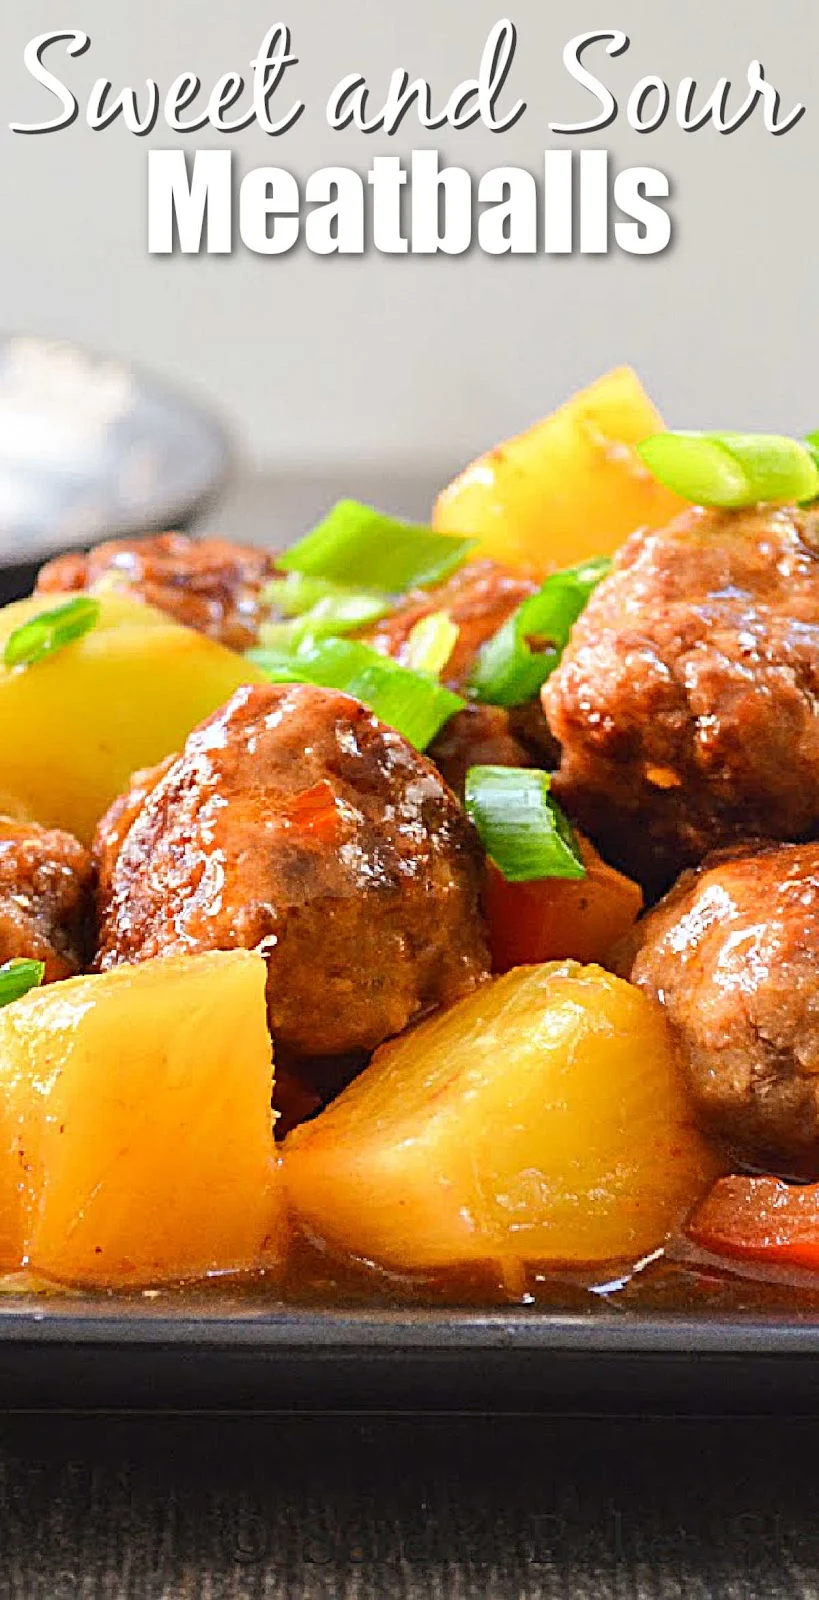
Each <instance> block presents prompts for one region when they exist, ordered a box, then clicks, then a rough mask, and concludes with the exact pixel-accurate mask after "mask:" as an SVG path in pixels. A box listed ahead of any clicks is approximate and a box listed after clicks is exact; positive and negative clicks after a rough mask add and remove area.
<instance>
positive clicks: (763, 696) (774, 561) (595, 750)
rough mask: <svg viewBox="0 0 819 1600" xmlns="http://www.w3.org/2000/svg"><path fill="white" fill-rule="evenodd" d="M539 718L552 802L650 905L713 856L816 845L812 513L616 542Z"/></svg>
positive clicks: (696, 519) (688, 524) (818, 595)
mask: <svg viewBox="0 0 819 1600" xmlns="http://www.w3.org/2000/svg"><path fill="white" fill-rule="evenodd" d="M543 704H544V708H545V710H546V715H547V717H548V720H549V723H550V726H551V729H552V732H553V733H554V735H555V736H556V738H557V739H558V740H559V742H560V744H561V747H562V758H561V765H560V771H559V773H558V775H557V776H556V778H555V782H554V791H555V794H556V796H557V797H558V798H559V799H560V800H561V801H562V802H563V804H564V805H565V806H566V808H567V810H568V811H569V812H570V813H571V814H572V816H573V817H574V818H576V820H577V822H578V823H579V825H580V826H581V827H582V828H583V830H584V831H585V832H586V833H588V834H590V835H591V837H592V838H593V839H594V841H595V843H596V844H597V845H599V847H600V848H601V850H602V852H603V854H604V855H605V856H606V858H607V860H610V861H612V862H614V863H615V864H616V865H618V866H620V867H622V868H624V869H625V870H626V871H628V872H630V873H631V875H632V876H637V877H639V878H640V879H641V880H642V882H643V883H644V885H645V886H646V888H647V889H649V891H650V892H657V891H658V890H660V889H662V888H665V887H667V885H668V884H669V883H670V882H671V881H672V880H673V878H674V877H675V876H676V874H677V872H678V871H679V870H680V869H681V868H682V867H684V866H693V865H695V864H696V863H697V862H699V861H701V860H702V859H703V857H704V856H705V855H706V854H707V852H708V851H709V850H711V849H714V848H718V847H720V846H724V845H730V844H732V843H735V842H736V841H738V840H741V839H743V838H748V837H750V836H754V835H756V836H760V837H766V838H771V839H793V840H797V839H800V838H805V837H809V836H810V834H811V833H812V832H814V831H818V830H819V513H817V512H815V511H796V510H776V509H772V508H771V507H758V508H757V509H755V510H752V511H742V512H717V511H703V510H701V509H692V510H691V511H689V512H686V513H684V514H683V515H682V516H681V517H679V518H678V519H677V520H676V521H675V522H673V523H671V525H670V526H669V527H667V528H665V529H662V530H661V531H660V532H654V533H650V532H645V531H643V532H639V533H636V534H634V535H632V537H631V539H629V540H628V542H627V543H626V544H625V545H624V547H623V549H622V550H621V551H620V553H619V555H618V557H617V559H616V562H615V569H614V571H613V573H612V574H611V576H610V577H609V578H607V579H606V580H605V581H604V582H603V583H601V584H600V586H599V588H598V589H597V590H596V591H595V593H594V594H593V595H592V597H591V599H590V601H589V604H588V606H587V607H586V609H585V611H584V612H583V615H582V616H581V617H580V619H579V620H578V622H577V623H576V624H575V627H574V629H573V631H572V635H571V638H570V640H569V644H568V647H567V649H566V651H565V653H564V656H563V660H562V662H561V665H560V667H559V668H558V670H557V671H556V672H555V673H554V674H553V676H552V677H551V679H550V680H549V681H548V683H546V685H545V686H544V690H543Z"/></svg>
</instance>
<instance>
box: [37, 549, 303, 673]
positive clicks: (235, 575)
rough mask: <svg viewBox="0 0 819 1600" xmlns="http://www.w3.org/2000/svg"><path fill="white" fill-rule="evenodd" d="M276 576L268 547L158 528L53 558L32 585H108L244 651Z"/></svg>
mask: <svg viewBox="0 0 819 1600" xmlns="http://www.w3.org/2000/svg"><path fill="white" fill-rule="evenodd" d="M274 573H275V564H274V559H273V557H272V556H271V555H270V554H269V552H268V551H266V550H255V549H250V548H248V547H246V546H244V545H239V544H229V543H227V541H226V540H223V539H201V540H196V539H189V538H188V537H187V535H186V534H184V533H161V534H156V535H153V536H151V537H148V538H145V539H111V540H109V541H108V542H107V543H106V544H100V545H97V547H96V549H94V550H92V551H90V553H89V554H88V555H82V554H74V555H65V556H58V557H57V558H56V560H55V561H50V562H49V563H48V564H47V566H45V567H43V568H42V570H41V572H40V574H39V577H38V579H37V589H38V591H39V592H40V593H47V594H51V593H56V592H62V593H64V592H66V591H67V590H79V589H91V590H94V589H98V588H99V587H101V586H102V587H106V586H110V587H113V588H116V589H118V590H121V591H122V592H124V593H127V594H132V595H134V596H135V598H136V599H139V600H144V601H145V602H146V603H147V604H149V605H152V606H157V607H158V608H159V610H160V611H166V612H168V614H169V615H170V616H172V617H174V618H175V619H176V621H177V622H182V623H184V624H185V626H186V627H188V628H195V629H196V630H197V631H198V632H199V633H206V634H208V635H209V636H210V638H212V639H218V640H219V641H220V643H221V644H225V645H228V646H229V647H230V648H231V649H232V650H247V649H249V648H250V647H251V646H252V645H253V644H255V643H256V641H257V639H258V634H259V624H260V622H262V621H263V620H264V618H265V617H266V616H267V612H268V609H269V608H268V607H267V606H266V605H265V603H264V600H263V598H262V592H263V590H264V587H265V585H266V584H267V583H268V582H269V580H270V578H272V577H273V575H274Z"/></svg>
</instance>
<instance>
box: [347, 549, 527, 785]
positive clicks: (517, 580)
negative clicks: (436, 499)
mask: <svg viewBox="0 0 819 1600" xmlns="http://www.w3.org/2000/svg"><path fill="white" fill-rule="evenodd" d="M537 588H538V585H537V584H536V583H535V582H533V581H532V580H531V579H529V578H526V577H522V576H521V575H520V574H519V573H513V572H509V571H507V569H506V568H505V567H502V566H500V565H499V564H498V563H497V562H495V561H472V562H469V563H468V564H467V565H466V566H464V567H462V568H461V569H460V571H459V572H456V573H455V575H454V577H452V578H449V579H448V580H447V582H446V583H442V584H439V585H438V586H437V587H436V588H434V589H418V590H414V591H413V592H412V593H410V594H409V595H407V596H406V599H405V600H404V601H403V602H402V603H401V605H400V606H399V607H398V608H397V610H395V611H393V612H391V613H390V615H389V616H387V617H384V618H383V619H382V620H381V621H380V622H377V623H376V624H375V626H374V627H373V628H371V629H370V630H368V632H367V633H366V634H365V636H364V637H365V638H366V639H367V642H368V643H369V644H372V645H374V646H375V648H376V649H378V650H381V651H383V653H384V654H385V655H390V656H392V657H393V658H394V660H396V661H399V662H400V661H403V660H404V658H405V655H406V647H407V641H408V639H409V635H410V633H411V632H412V629H413V628H414V627H415V624H416V623H417V622H420V621H422V619H423V618H424V617H427V616H430V615H431V614H432V613H433V612H436V611H445V612H446V613H447V615H448V616H449V617H451V619H452V621H453V622H455V623H456V624H457V626H458V630H459V631H458V639H457V642H456V644H455V647H454V649H453V652H452V655H451V656H450V659H449V661H448V662H447V665H446V667H445V669H444V671H443V673H442V679H443V681H444V683H446V684H447V685H448V687H449V688H450V689H455V690H456V691H457V692H458V693H463V691H464V689H465V688H466V685H467V683H468V681H469V676H470V673H471V671H472V668H473V666H474V664H475V659H476V657H477V655H478V652H479V650H480V648H481V646H482V645H483V644H485V643H486V641H487V639H491V638H492V636H493V634H495V633H497V631H498V629H499V628H502V627H503V624H504V622H506V621H507V619H508V618H509V617H511V615H512V613H513V611H516V610H517V608H518V606H519V605H522V603H523V601H524V600H528V598H529V596H530V595H532V594H535V593H536V592H537ZM429 753H430V757H431V758H432V760H433V761H434V762H435V764H436V766H437V767H438V768H439V769H440V771H441V772H442V773H443V774H444V777H445V778H446V780H447V782H448V783H449V784H450V785H451V787H452V788H453V789H454V790H455V791H456V793H458V794H460V793H462V792H463V780H464V776H465V774H466V771H467V769H468V768H469V767H471V766H475V765H477V764H479V763H481V762H486V763H490V764H494V765H497V766H503V767H526V766H531V765H533V764H534V763H537V764H539V765H553V764H554V762H555V760H556V759H557V747H556V745H555V743H554V740H553V739H552V737H551V735H550V733H549V727H548V724H547V722H546V718H545V716H544V715H543V711H542V709H541V706H540V704H539V702H538V701H536V700H535V701H532V702H531V704H530V705H528V706H520V707H516V708H515V709H514V710H513V711H506V710H504V709H503V708H502V707H501V706H483V705H472V706H468V707H467V708H466V710H465V711H462V712H460V713H459V714H457V715H456V716H454V717H452V718H451V719H450V721H449V722H448V723H447V725H446V727H445V728H444V729H443V730H442V732H441V733H440V734H439V735H438V738H437V739H436V740H435V741H434V742H433V744H432V746H431V747H430V752H429Z"/></svg>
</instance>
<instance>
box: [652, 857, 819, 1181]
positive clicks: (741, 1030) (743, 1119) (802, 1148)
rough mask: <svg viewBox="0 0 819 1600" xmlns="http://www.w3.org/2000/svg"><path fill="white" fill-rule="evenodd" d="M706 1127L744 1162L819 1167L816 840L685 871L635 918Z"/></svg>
mask: <svg viewBox="0 0 819 1600" xmlns="http://www.w3.org/2000/svg"><path fill="white" fill-rule="evenodd" d="M638 935H639V948H638V950H637V953H636V956H635V957H634V960H633V963H632V966H631V978H632V981H633V982H634V983H636V984H638V985H639V986H640V988H641V989H645V990H646V991H647V992H648V993H649V994H652V995H654V996H655V997H656V998H657V999H658V1000H660V1001H661V1003H662V1004H663V1005H664V1006H665V1009H666V1012H667V1015H668V1017H669V1020H670V1022H671V1024H672V1027H673V1029H674V1032H675V1034H676V1036H677V1038H678V1039H679V1041H680V1044H681V1047H682V1054H683V1057H684V1060H685V1063H686V1066H687V1072H688V1078H689V1082H690V1085H691V1090H692V1093H693V1095H694V1098H695V1101H696V1104H697V1107H698V1110H699V1114H700V1116H701V1118H702V1120H703V1123H704V1124H705V1126H707V1127H709V1128H712V1129H714V1130H715V1131H717V1132H718V1133H720V1134H722V1135H723V1136H724V1138H725V1139H726V1140H727V1141H728V1143H729V1144H730V1145H731V1147H732V1148H733V1149H734V1150H735V1151H736V1152H737V1153H738V1154H739V1155H740V1156H741V1157H743V1158H744V1159H746V1160H747V1161H749V1162H750V1163H751V1164H753V1165H756V1166H759V1167H761V1168H763V1169H766V1170H771V1169H772V1170H774V1171H777V1172H781V1173H782V1174H783V1175H785V1176H796V1177H816V1176H819V844H791V845H779V844H777V845H771V846H763V847H757V848H755V849H750V848H749V849H748V850H746V851H744V852H741V853H733V854H731V855H728V854H722V855H719V856H717V857H713V858H711V859H710V860H709V861H706V863H705V864H704V865H703V866H702V867H701V868H699V869H698V870H697V871H693V872H687V873H685V874H684V876H683V877H682V878H681V879H680V881H679V883H678V884H677V885H676V887H675V888H674V889H672V891H671V893H670V894H669V895H667V896H666V898H665V899H664V900H663V901H661V903H660V904H659V905H658V906H656V907H655V909H654V910H653V911H652V912H650V913H649V915H648V916H647V917H646V918H645V919H644V921H643V922H642V923H641V924H639V925H638Z"/></svg>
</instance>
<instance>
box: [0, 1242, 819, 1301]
mask: <svg viewBox="0 0 819 1600" xmlns="http://www.w3.org/2000/svg"><path fill="white" fill-rule="evenodd" d="M0 1295H2V1299H0V1305H2V1304H5V1305H6V1306H7V1307H8V1308H9V1309H11V1308H12V1306H11V1302H12V1301H15V1302H17V1305H16V1307H15V1309H16V1308H18V1307H19V1304H20V1301H21V1300H24V1301H25V1302H26V1303H28V1304H30V1303H31V1299H32V1297H36V1298H37V1299H38V1300H43V1299H51V1298H54V1297H57V1298H59V1299H60V1300H61V1301H65V1300H68V1301H71V1300H72V1299H77V1298H79V1299H82V1300H84V1301H85V1302H86V1303H87V1302H88V1300H89V1298H93V1299H94V1300H96V1301H98V1302H100V1303H104V1304H107V1305H108V1306H109V1307H110V1306H111V1304H112V1302H114V1303H116V1302H122V1301H127V1302H128V1304H129V1306H130V1307H132V1308H133V1306H134V1305H135V1304H139V1303H150V1304H151V1305H152V1306H153V1307H154V1308H155V1309H157V1310H161V1309H162V1307H163V1306H164V1307H166V1308H167V1309H169V1310H170V1309H173V1310H174V1311H175V1312H180V1311H185V1310H190V1311H192V1312H195V1311H196V1310H199V1311H207V1312H208V1313H210V1314H213V1313H214V1312H217V1313H218V1314H220V1315H225V1316H231V1315H247V1314H250V1315H253V1314H257V1315H258V1314H259V1313H262V1312H268V1313H269V1312H270V1311H271V1310H274V1309H275V1308H276V1307H282V1308H286V1309H288V1310H295V1309H304V1310H309V1311H317V1310H327V1311H331V1310H335V1311H339V1310H345V1311H346V1310H350V1311H384V1310H392V1311H395V1310H430V1311H436V1312H441V1311H446V1310H471V1311H480V1310H507V1311H508V1310H514V1309H517V1308H519V1310H520V1313H521V1314H522V1315H525V1314H526V1312H527V1310H530V1309H531V1310H533V1311H535V1312H536V1311H545V1312H550V1313H553V1314H559V1313H564V1314H574V1315H577V1314H580V1315H586V1316H589V1317H594V1316H596V1315H600V1314H601V1313H604V1314H609V1315H610V1314H611V1313H612V1312H622V1313H623V1314H624V1315H625V1314H630V1315H633V1314H637V1315H640V1314H642V1315H651V1314H652V1313H657V1314H667V1313H676V1314H678V1315H679V1314H688V1315H691V1314H696V1315H703V1316H711V1317H722V1316H736V1315H764V1314H765V1313H768V1314H771V1315H774V1316H778V1317H780V1318H781V1317H782V1316H783V1315H786V1316H788V1317H789V1318H790V1319H791V1320H798V1321H816V1320H819V1276H817V1275H813V1274H809V1273H805V1272H802V1273H800V1272H794V1271H784V1270H781V1269H776V1268H761V1267H759V1268H755V1267H748V1266H747V1265H746V1264H745V1263H742V1264H741V1266H740V1264H739V1263H736V1262H731V1261H728V1260H727V1259H725V1260H724V1259H721V1258H717V1257H713V1256H706V1255H704V1254H703V1253H701V1252H699V1251H698V1250H695V1249H694V1248H693V1246H691V1245H690V1244H688V1243H687V1242H685V1241H682V1242H680V1243H679V1244H677V1245H674V1246H672V1247H671V1249H670V1250H669V1252H668V1253H667V1254H659V1253H658V1255H657V1256H656V1257H653V1258H651V1259H650V1260H649V1261H648V1262H647V1263H641V1264H639V1265H638V1267H637V1268H636V1269H635V1267H634V1266H633V1265H632V1264H628V1263H626V1264H624V1263H623V1262H616V1263H612V1264H611V1266H609V1267H600V1266H595V1267H594V1268H587V1269H582V1268H578V1267H568V1266H567V1267H559V1266H550V1267H547V1268H543V1269H541V1270H538V1269H535V1268H531V1269H529V1270H528V1271H527V1272H526V1273H525V1274H524V1275H523V1276H522V1277H521V1278H520V1280H519V1281H517V1282H515V1283H514V1284H512V1283H510V1281H509V1277H508V1275H507V1276H506V1277H504V1274H503V1273H502V1271H501V1270H500V1269H498V1268H497V1267H493V1266H492V1265H490V1264H487V1265H486V1266H479V1267H472V1266H470V1267H464V1268H461V1269H458V1270H454V1271H447V1272H446V1273H444V1272H437V1273H433V1274H429V1275H421V1274H416V1275H413V1276H403V1275H400V1274H396V1273H387V1272H384V1271H382V1270H380V1269H378V1268H376V1267H374V1266H373V1265H372V1264H371V1263H367V1262H356V1261H341V1260H336V1259H334V1258H333V1257H331V1256H329V1255H327V1254H325V1253H324V1252H323V1251H320V1250H319V1249H317V1248H315V1247H314V1246H313V1245H311V1244H310V1243H308V1242H307V1241H306V1240H299V1239H297V1240H296V1241H294V1243H293V1245H292V1248H291V1251H290V1254H289V1258H288V1261H287V1265H286V1269H285V1272H284V1275H283V1277H282V1276H281V1275H277V1277H276V1278H275V1279H273V1278H272V1277H268V1276H266V1275H265V1274H264V1273H246V1274H242V1275H231V1274H223V1275H219V1276H214V1277H212V1278H210V1279H208V1280H207V1281H205V1282H202V1283H196V1284H190V1283H187V1284H180V1285H178V1286H174V1285H167V1286H164V1287H162V1288H158V1289H150V1290H147V1291H145V1290H143V1291H138V1292H137V1291H131V1292H123V1291H114V1290H108V1291H100V1290H96V1291H89V1290H87V1289H82V1288H75V1287H71V1288H68V1287H65V1286H63V1285H59V1284H54V1283H49V1282H47V1281H46V1280H44V1279H41V1278H34V1277H32V1276H30V1275H28V1274H26V1273H14V1274H9V1275H7V1276H6V1277H5V1278H0Z"/></svg>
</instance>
